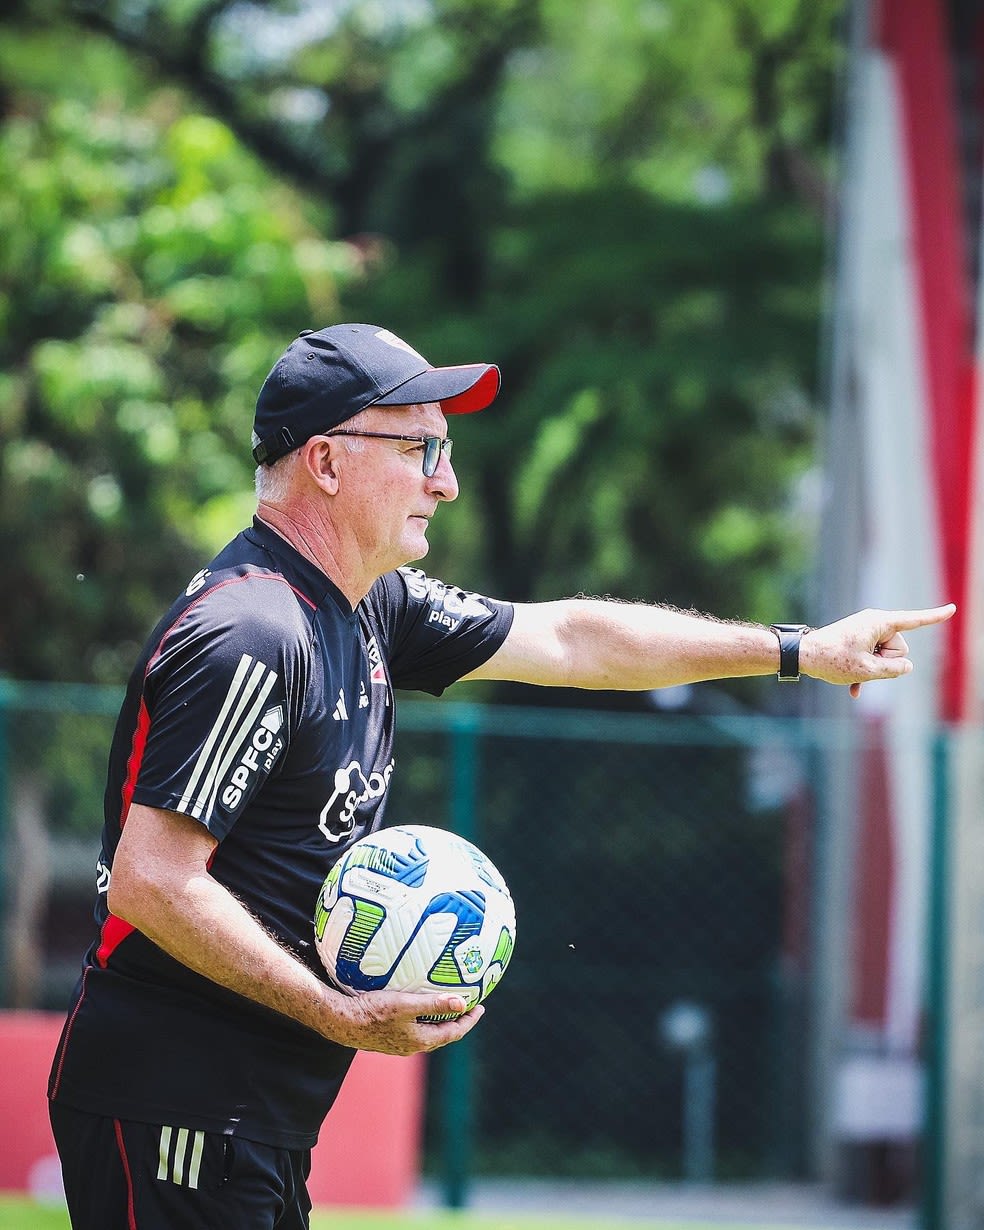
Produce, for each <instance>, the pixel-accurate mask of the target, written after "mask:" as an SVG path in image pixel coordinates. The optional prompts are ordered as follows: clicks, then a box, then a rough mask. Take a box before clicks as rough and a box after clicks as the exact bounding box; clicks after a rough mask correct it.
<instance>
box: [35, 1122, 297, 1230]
mask: <svg viewBox="0 0 984 1230" xmlns="http://www.w3.org/2000/svg"><path fill="white" fill-rule="evenodd" d="M49 1110H50V1114H51V1127H52V1131H53V1132H54V1136H55V1144H56V1145H57V1147H58V1155H59V1157H60V1158H61V1164H62V1174H63V1176H64V1180H65V1197H66V1199H67V1201H68V1212H69V1216H70V1218H71V1222H72V1227H73V1230H307V1227H308V1226H309V1224H310V1222H309V1215H310V1212H311V1201H310V1199H309V1198H308V1193H307V1185H306V1184H307V1177H308V1174H309V1173H310V1170H311V1155H310V1152H309V1151H308V1150H306V1149H305V1150H291V1149H277V1148H274V1147H273V1146H271V1145H260V1144H255V1143H254V1142H253V1141H249V1140H242V1139H240V1138H239V1137H233V1136H223V1135H221V1134H219V1133H214V1132H201V1131H195V1130H194V1129H193V1128H185V1127H181V1125H180V1124H150V1123H134V1122H132V1121H130V1120H126V1119H122V1120H121V1119H107V1118H104V1117H103V1116H101V1115H90V1114H88V1113H87V1112H86V1111H79V1110H74V1109H73V1108H72V1107H70V1106H63V1105H61V1103H57V1102H53V1103H50V1104H49Z"/></svg>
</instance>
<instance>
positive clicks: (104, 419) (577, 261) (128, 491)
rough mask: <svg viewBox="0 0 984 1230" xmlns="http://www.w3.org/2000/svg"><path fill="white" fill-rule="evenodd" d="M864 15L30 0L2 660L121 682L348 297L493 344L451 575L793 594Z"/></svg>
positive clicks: (1, 153) (441, 351) (721, 599)
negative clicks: (847, 33)
mask: <svg viewBox="0 0 984 1230" xmlns="http://www.w3.org/2000/svg"><path fill="white" fill-rule="evenodd" d="M840 7H841V5H840V3H838V2H835V0H767V2H760V0H755V2H753V0H703V2H701V3H697V2H696V0H584V3H582V4H578V5H570V4H567V3H564V2H563V0H430V2H429V3H425V2H423V0H421V2H420V3H414V4H410V3H395V2H394V3H391V4H382V5H381V4H378V3H369V2H368V0H347V2H343V3H338V4H333V5H330V6H329V5H324V4H317V3H311V2H309V0H290V2H288V0H284V2H282V3H266V4H261V3H255V4H247V3H241V2H240V3H232V2H230V0H140V2H139V3H136V4H134V3H131V2H127V3H122V2H121V0H120V2H115V0H100V3H94V2H90V0H46V2H45V3H42V4H28V3H27V2H26V0H21V3H20V4H18V5H15V6H14V7H13V9H12V10H11V13H10V16H9V17H8V19H7V22H8V25H7V30H6V35H7V37H6V38H5V40H4V43H3V47H2V48H0V100H2V101H3V106H4V113H3V121H2V127H0V159H2V162H0V166H2V169H3V171H4V176H3V182H2V184H0V221H3V223H4V226H5V233H6V235H7V236H8V238H9V242H8V243H7V244H6V245H5V247H4V249H3V251H2V254H0V292H2V295H3V299H2V303H0V311H2V312H3V316H4V321H5V331H4V336H3V339H2V341H0V371H2V380H3V384H4V387H3V390H2V393H3V396H2V398H0V404H2V409H0V416H2V417H0V450H2V453H0V477H2V478H3V489H2V492H0V501H2V503H0V535H2V538H3V544H4V547H5V550H6V553H7V559H8V561H9V570H8V579H9V581H10V583H11V592H12V593H14V594H16V601H15V602H14V603H12V604H9V606H8V609H7V611H5V612H4V614H3V615H2V616H0V669H5V670H8V671H12V672H15V673H18V674H21V675H28V676H31V675H33V676H40V677H58V676H61V677H76V678H102V679H111V678H118V677H119V676H120V674H121V672H122V669H123V663H124V662H125V661H128V660H129V658H130V657H131V656H132V641H133V640H134V639H138V638H139V636H140V635H142V633H143V631H144V630H145V628H146V625H147V623H148V622H149V620H150V619H151V618H152V614H153V613H156V611H157V610H158V609H159V607H160V605H161V604H162V602H164V601H166V600H167V598H169V597H170V596H171V594H172V593H173V592H174V590H175V588H176V586H177V585H179V584H180V583H181V581H182V580H183V579H184V578H185V577H186V576H187V575H188V572H189V570H193V567H197V565H198V562H199V561H200V559H201V557H202V554H203V553H204V552H205V551H206V550H207V549H208V548H209V547H210V546H212V545H214V544H215V543H216V542H217V541H219V540H221V539H222V538H223V537H224V536H225V535H226V533H228V532H231V530H232V529H234V528H235V527H236V525H237V524H239V523H240V522H241V521H242V520H243V518H244V517H245V515H246V513H247V511H248V507H249V499H248V490H247V489H248V482H249V468H248V465H247V460H248V459H247V456H246V449H245V443H244V435H245V432H246V430H248V422H249V416H250V411H251V407H252V401H253V398H254V396H255V391H256V388H257V386H258V384H259V381H260V380H261V379H262V376H263V374H264V373H265V371H266V369H267V367H268V365H269V363H270V362H271V361H272V359H273V357H274V356H275V355H276V353H277V352H278V351H279V350H280V349H281V348H282V346H283V344H284V342H285V341H286V340H287V338H289V337H290V336H291V335H292V334H293V333H294V332H295V331H296V329H297V328H299V327H302V326H305V325H309V324H312V323H313V324H323V323H328V322H330V321H331V320H336V319H341V318H344V317H349V318H353V317H361V318H363V319H378V320H380V321H382V322H383V323H385V324H387V325H389V326H390V327H392V328H395V329H397V330H398V331H401V332H404V333H405V334H406V335H407V336H409V337H410V338H411V339H412V340H413V341H414V342H415V343H416V344H418V345H419V346H420V348H421V349H422V350H424V352H425V353H428V354H429V355H432V356H433V357H434V358H435V360H438V361H442V362H443V361H447V362H453V361H457V360H461V359H467V358H473V357H476V356H478V357H483V358H489V359H493V360H496V361H499V362H500V363H501V364H502V366H503V369H504V373H505V382H506V383H505V388H504V393H503V397H502V399H501V400H500V402H499V403H498V404H497V406H496V407H495V408H494V410H493V411H492V412H490V413H489V414H488V415H485V416H482V421H481V423H480V425H475V424H472V423H470V422H467V421H465V422H460V423H457V422H456V423H455V424H454V428H455V434H456V435H457V436H458V437H459V438H460V440H461V443H460V445H459V452H458V453H457V454H456V461H457V459H458V457H459V456H460V457H461V467H460V468H461V471H462V475H463V478H464V480H465V481H464V483H463V495H462V499H461V506H460V507H459V508H458V509H457V510H456V511H455V512H454V514H453V515H451V516H447V517H445V518H443V519H438V521H437V522H436V523H435V538H434V542H435V549H434V552H433V554H432V563H431V566H433V567H434V568H435V570H441V571H444V572H446V573H450V575H453V576H454V577H455V578H456V579H460V580H462V581H464V582H466V583H468V584H473V585H475V586H476V587H478V586H483V587H487V588H488V589H490V590H493V591H495V592H499V593H504V594H509V595H511V596H516V597H543V596H548V595H553V594H556V593H558V592H573V591H576V590H578V589H586V590H590V591H592V592H613V593H618V594H621V595H623V596H625V597H646V598H663V599H666V600H669V601H673V602H676V603H678V604H680V605H685V606H688V605H695V606H698V607H702V608H705V609H707V608H709V609H715V610H717V611H719V612H720V613H722V614H726V615H738V614H750V615H757V616H760V617H765V616H770V617H771V616H774V614H775V612H776V611H777V610H781V611H783V612H786V611H787V610H789V609H790V606H789V605H787V604H788V600H789V594H790V591H791V590H793V589H794V587H795V583H796V578H797V575H798V567H799V563H800V561H801V559H802V552H803V542H804V538H805V537H806V529H807V528H808V527H804V526H802V525H798V524H797V523H796V518H795V516H794V517H790V515H789V513H790V508H791V507H793V505H792V498H793V495H794V493H795V483H796V480H797V479H798V477H799V476H800V475H801V474H802V473H803V472H804V470H805V469H806V467H807V466H808V464H809V461H810V458H811V448H812V434H811V431H812V423H813V420H814V417H815V406H814V397H813V393H812V390H813V388H814V385H815V371H814V366H815V353H816V348H817V347H816V339H817V333H818V319H819V293H818V286H819V281H820V270H821V260H822V221H821V213H822V205H823V200H824V196H825V194H826V191H827V187H826V185H827V181H828V178H829V173H828V169H827V167H828V162H829V151H828V138H827V134H828V132H829V126H830V125H829V116H830V107H831V97H832V86H831V82H832V74H833V71H834V65H835V59H836V31H835V23H836V18H837V15H838V12H839V10H840ZM697 47H699V49H700V54H699V55H697V54H696V53H695V48H697ZM148 543H151V544H153V550H152V551H148V550H147V544H148ZM77 577H82V578H84V579H83V580H76V578H77ZM42 611H43V612H44V616H43V618H44V624H45V635H44V636H39V634H38V624H39V615H40V612H42Z"/></svg>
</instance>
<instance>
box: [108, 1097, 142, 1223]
mask: <svg viewBox="0 0 984 1230" xmlns="http://www.w3.org/2000/svg"><path fill="white" fill-rule="evenodd" d="M113 1127H114V1128H115V1129H116V1147H117V1148H118V1149H119V1151H120V1161H121V1162H122V1163H123V1173H124V1175H126V1224H127V1227H128V1230H137V1214H136V1210H135V1209H134V1207H133V1175H132V1174H131V1173H130V1159H129V1158H128V1157H127V1155H126V1145H125V1144H124V1143H123V1125H122V1123H120V1121H119V1119H114V1120H113Z"/></svg>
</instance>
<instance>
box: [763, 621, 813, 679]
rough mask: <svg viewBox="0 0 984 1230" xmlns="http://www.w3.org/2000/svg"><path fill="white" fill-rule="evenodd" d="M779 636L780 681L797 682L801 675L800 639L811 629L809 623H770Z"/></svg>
mask: <svg viewBox="0 0 984 1230" xmlns="http://www.w3.org/2000/svg"><path fill="white" fill-rule="evenodd" d="M769 627H770V629H771V630H772V631H773V632H774V633H775V634H776V636H777V637H778V638H779V674H778V676H777V678H778V679H779V681H780V683H796V682H798V680H799V677H800V641H801V640H802V639H803V637H804V636H805V635H806V634H807V632H809V631H811V629H810V626H809V624H770V625H769Z"/></svg>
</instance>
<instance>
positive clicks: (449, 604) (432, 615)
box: [400, 568, 491, 632]
mask: <svg viewBox="0 0 984 1230" xmlns="http://www.w3.org/2000/svg"><path fill="white" fill-rule="evenodd" d="M400 575H401V576H402V577H403V579H404V581H405V582H406V585H407V589H408V590H409V591H410V593H411V594H412V595H413V597H414V598H418V599H420V600H421V601H423V602H426V603H427V605H428V606H429V607H430V611H429V613H428V615H427V622H428V623H429V624H436V625H437V627H439V628H446V629H447V630H448V631H449V632H453V631H454V629H455V628H457V626H458V624H460V623H461V621H462V619H463V618H464V617H466V616H471V617H475V616H478V617H482V616H485V615H489V614H491V612H490V610H489V608H488V606H487V605H486V603H485V602H484V601H483V600H482V596H481V595H480V594H473V593H471V592H470V591H468V590H465V589H452V588H451V586H449V585H445V584H444V582H443V581H439V580H437V578H436V577H429V576H427V575H426V573H423V572H421V571H420V569H419V568H401V569H400Z"/></svg>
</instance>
